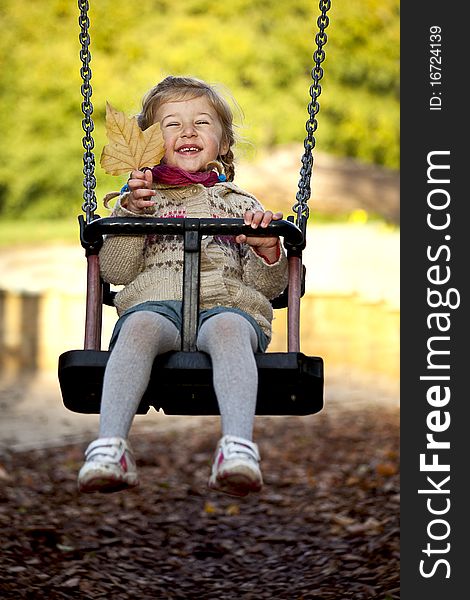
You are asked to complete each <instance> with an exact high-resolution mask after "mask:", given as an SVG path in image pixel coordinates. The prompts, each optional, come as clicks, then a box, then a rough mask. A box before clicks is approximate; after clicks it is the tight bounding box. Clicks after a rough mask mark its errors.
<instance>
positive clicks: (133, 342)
mask: <svg viewBox="0 0 470 600" xmlns="http://www.w3.org/2000/svg"><path fill="white" fill-rule="evenodd" d="M179 345H180V334H179V332H178V329H177V328H176V326H175V325H174V324H173V323H172V322H171V321H170V320H169V319H167V318H166V317H163V316H162V315H159V314H157V313H154V312H150V311H138V312H135V313H133V314H131V315H130V316H129V317H128V318H127V320H126V321H125V323H124V324H123V326H122V329H121V331H120V333H119V337H118V339H117V341H116V345H115V346H114V348H113V350H112V352H111V356H110V357H109V360H108V364H107V366H106V371H105V375H104V381H103V393H102V398H101V411H100V432H99V436H100V438H104V437H122V438H127V436H128V434H129V430H130V428H131V425H132V421H133V419H134V416H135V413H136V412H137V409H138V407H139V403H140V401H141V399H142V396H143V394H144V392H145V390H146V389H147V385H148V382H149V379H150V374H151V371H152V365H153V361H154V359H155V357H156V356H157V354H163V353H164V352H169V351H170V350H177V349H179Z"/></svg>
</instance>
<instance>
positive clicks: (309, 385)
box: [59, 217, 323, 416]
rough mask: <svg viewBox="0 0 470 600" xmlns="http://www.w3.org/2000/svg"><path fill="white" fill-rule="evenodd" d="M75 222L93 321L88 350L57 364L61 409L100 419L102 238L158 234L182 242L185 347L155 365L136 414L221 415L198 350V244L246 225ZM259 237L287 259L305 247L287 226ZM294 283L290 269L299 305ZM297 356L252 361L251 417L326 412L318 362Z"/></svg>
mask: <svg viewBox="0 0 470 600" xmlns="http://www.w3.org/2000/svg"><path fill="white" fill-rule="evenodd" d="M79 220H80V228H81V239H82V245H83V246H84V247H85V248H86V249H87V256H88V261H89V263H88V264H89V281H88V294H87V314H88V313H89V316H90V318H89V319H87V327H86V330H87V332H88V333H86V335H85V349H84V350H69V351H68V352H65V353H64V354H62V355H61V356H60V357H59V384H60V388H61V392H62V399H63V403H64V405H65V406H66V408H68V409H70V410H71V411H73V412H77V413H99V412H100V404H101V392H102V387H103V377H104V371H105V368H106V364H107V361H108V358H109V355H110V352H108V351H103V350H100V347H101V346H100V338H101V319H100V318H98V313H99V312H100V311H99V309H100V307H101V304H102V303H103V302H109V303H110V304H112V293H110V291H109V289H108V288H109V286H103V282H102V281H101V280H100V276H99V265H98V262H97V259H98V252H99V248H100V246H101V243H102V239H103V235H105V234H111V235H112V234H120V235H142V234H148V233H161V234H166V235H167V234H176V235H181V236H183V238H184V273H183V306H182V313H183V327H182V346H181V351H178V352H168V353H166V354H163V355H161V356H157V357H156V359H155V362H154V364H153V370H152V373H151V377H150V381H149V385H148V387H147V390H146V392H145V394H144V396H143V397H142V401H141V403H140V406H139V409H138V411H137V412H138V414H146V413H147V412H148V410H149V408H150V406H153V407H154V408H155V409H157V410H160V409H161V410H162V411H163V412H164V413H165V414H167V415H218V414H219V408H218V403H217V399H216V396H215V392H214V388H213V383H212V363H211V359H210V357H209V356H208V355H207V354H205V353H203V352H199V351H197V346H196V337H197V322H198V311H199V308H198V304H199V302H198V298H199V282H200V272H199V256H200V242H201V239H202V237H203V236H204V235H220V234H225V235H239V234H240V233H244V234H246V235H254V233H253V230H252V229H251V228H250V227H249V226H246V225H244V222H243V220H242V219H176V218H167V219H156V218H150V217H149V218H135V217H129V218H116V217H108V218H103V219H102V218H97V219H95V220H93V221H92V222H91V223H89V224H86V225H85V223H84V220H83V218H82V217H81V218H80V219H79ZM256 235H265V236H269V235H276V236H281V235H282V236H283V237H284V245H285V246H287V248H288V257H289V254H290V253H293V254H295V253H297V252H301V249H302V245H303V242H304V236H303V233H302V231H301V230H300V229H299V228H298V227H297V226H296V225H294V223H293V222H292V221H291V220H290V219H288V220H287V221H275V222H271V223H270V224H269V226H268V227H267V228H265V229H264V230H263V231H257V232H256ZM294 259H295V256H294ZM289 260H290V259H289ZM291 276H292V272H291V267H290V263H289V285H288V296H295V297H297V298H298V299H299V300H300V295H301V287H302V286H301V281H300V279H301V276H300V271H299V272H298V277H297V276H295V273H294V276H293V277H291ZM276 300H277V301H276V302H275V303H274V304H277V305H278V306H280V307H281V306H285V305H286V304H285V301H284V299H282V298H281V297H280V298H278V299H276ZM287 305H288V306H289V301H288V302H287ZM88 306H89V307H90V309H89V310H88ZM288 316H289V310H288ZM288 323H289V318H288ZM288 334H289V327H288ZM88 337H89V338H90V340H91V342H90V341H89V340H88ZM288 337H289V335H288ZM299 350H300V346H299V345H298V344H297V342H296V343H295V344H294V345H293V348H292V349H291V350H290V351H289V352H272V353H271V352H269V353H256V354H255V360H256V364H257V368H258V397H257V408H256V414H258V415H273V416H274V415H309V414H314V413H317V412H319V411H320V410H321V409H322V408H323V360H322V359H321V358H320V357H309V356H306V355H304V354H302V353H301V352H300V351H299ZM129 376H131V374H130V375H129ZM117 400H118V399H117Z"/></svg>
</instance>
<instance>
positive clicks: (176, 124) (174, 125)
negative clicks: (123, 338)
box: [166, 121, 179, 127]
mask: <svg viewBox="0 0 470 600" xmlns="http://www.w3.org/2000/svg"><path fill="white" fill-rule="evenodd" d="M178 125H179V123H177V122H176V121H175V122H170V123H167V124H166V127H178Z"/></svg>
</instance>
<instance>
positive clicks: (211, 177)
mask: <svg viewBox="0 0 470 600" xmlns="http://www.w3.org/2000/svg"><path fill="white" fill-rule="evenodd" d="M151 171H152V175H153V181H154V182H155V183H164V184H167V185H177V186H184V185H192V184H195V183H202V185H204V186H205V187H212V186H213V185H215V184H216V183H219V182H220V181H225V180H226V177H225V175H219V174H218V173H216V172H215V171H199V172H197V173H189V172H188V171H184V170H183V169H180V168H179V167H169V166H168V165H157V166H156V167H153V168H152V169H151Z"/></svg>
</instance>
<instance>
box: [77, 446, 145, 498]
mask: <svg viewBox="0 0 470 600" xmlns="http://www.w3.org/2000/svg"><path fill="white" fill-rule="evenodd" d="M85 460H86V462H85V464H84V465H83V466H82V468H81V469H80V472H79V474H78V490H79V491H80V492H85V493H88V492H117V491H119V490H123V489H125V488H128V487H135V486H136V485H138V484H139V480H138V477H137V469H136V464H135V459H134V456H133V454H132V450H131V447H130V446H129V444H128V442H126V440H125V439H123V438H120V437H112V438H99V439H97V440H95V441H94V442H91V444H90V445H89V446H88V448H87V449H86V450H85Z"/></svg>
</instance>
